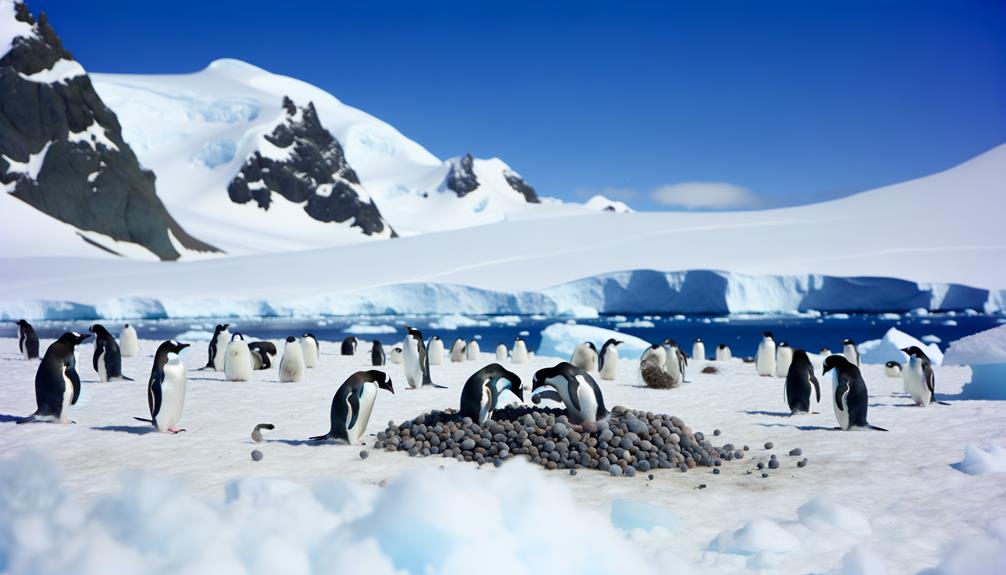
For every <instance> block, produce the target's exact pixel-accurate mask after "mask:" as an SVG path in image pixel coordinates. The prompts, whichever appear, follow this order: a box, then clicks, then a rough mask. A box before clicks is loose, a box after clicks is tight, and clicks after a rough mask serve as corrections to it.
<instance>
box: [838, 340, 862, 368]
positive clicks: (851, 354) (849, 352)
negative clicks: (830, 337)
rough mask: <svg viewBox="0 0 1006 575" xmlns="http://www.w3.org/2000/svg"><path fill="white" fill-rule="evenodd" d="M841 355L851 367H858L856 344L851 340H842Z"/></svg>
mask: <svg viewBox="0 0 1006 575" xmlns="http://www.w3.org/2000/svg"><path fill="white" fill-rule="evenodd" d="M842 355H844V356H845V359H847V360H849V361H850V362H852V364H853V365H857V366H858V365H859V348H858V347H856V342H854V341H852V340H851V339H843V340H842Z"/></svg>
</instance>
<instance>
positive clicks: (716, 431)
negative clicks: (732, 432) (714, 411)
mask: <svg viewBox="0 0 1006 575" xmlns="http://www.w3.org/2000/svg"><path fill="white" fill-rule="evenodd" d="M713 435H715V436H716V437H719V436H720V430H719V429H714V430H713Z"/></svg>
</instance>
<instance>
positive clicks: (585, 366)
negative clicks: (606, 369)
mask: <svg viewBox="0 0 1006 575" xmlns="http://www.w3.org/2000/svg"><path fill="white" fill-rule="evenodd" d="M569 363H572V364H573V365H575V366H576V367H579V368H580V369H582V370H585V371H597V348H596V347H594V342H592V341H585V342H583V343H581V344H577V346H576V347H575V348H573V355H572V356H570V358H569Z"/></svg>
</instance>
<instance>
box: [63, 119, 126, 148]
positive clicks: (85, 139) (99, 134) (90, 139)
mask: <svg viewBox="0 0 1006 575" xmlns="http://www.w3.org/2000/svg"><path fill="white" fill-rule="evenodd" d="M66 139H67V141H69V142H72V143H84V144H87V145H88V146H91V148H92V149H95V150H96V149H98V148H97V147H98V145H99V144H100V145H102V146H104V147H106V148H108V149H110V150H118V149H119V147H118V146H116V145H115V143H114V142H112V140H109V139H108V135H107V134H106V133H105V128H102V127H101V124H99V123H98V122H97V121H92V122H91V125H89V126H88V127H87V128H85V129H83V130H81V131H80V132H70V133H69V134H68V135H67V137H66Z"/></svg>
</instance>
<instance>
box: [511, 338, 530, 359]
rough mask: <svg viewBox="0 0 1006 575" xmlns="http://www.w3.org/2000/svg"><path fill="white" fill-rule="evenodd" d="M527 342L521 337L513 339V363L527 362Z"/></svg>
mask: <svg viewBox="0 0 1006 575" xmlns="http://www.w3.org/2000/svg"><path fill="white" fill-rule="evenodd" d="M527 359H528V356H527V344H526V343H524V340H523V339H521V338H519V337H518V338H516V339H514V340H513V350H511V351H510V362H511V363H527Z"/></svg>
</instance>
